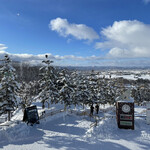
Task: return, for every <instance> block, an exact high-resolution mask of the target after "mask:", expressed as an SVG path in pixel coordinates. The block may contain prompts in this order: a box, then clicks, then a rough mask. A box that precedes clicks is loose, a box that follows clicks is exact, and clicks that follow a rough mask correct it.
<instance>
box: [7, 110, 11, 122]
mask: <svg viewBox="0 0 150 150" xmlns="http://www.w3.org/2000/svg"><path fill="white" fill-rule="evenodd" d="M10 119H11V111H8V121H10Z"/></svg>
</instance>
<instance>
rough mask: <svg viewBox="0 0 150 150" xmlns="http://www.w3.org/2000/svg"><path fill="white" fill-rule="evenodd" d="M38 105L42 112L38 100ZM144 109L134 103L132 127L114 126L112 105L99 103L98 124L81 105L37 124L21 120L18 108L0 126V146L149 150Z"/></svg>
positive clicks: (28, 149) (149, 135)
mask: <svg viewBox="0 0 150 150" xmlns="http://www.w3.org/2000/svg"><path fill="white" fill-rule="evenodd" d="M37 105H38V109H39V113H41V107H40V103H37ZM62 108H63V106H62V105H53V106H52V107H51V109H50V110H46V113H47V112H48V111H56V110H57V109H58V110H59V109H62ZM109 108H110V109H109ZM104 110H106V111H104ZM145 110H146V108H145V107H137V106H136V107H135V116H136V117H135V130H124V129H119V128H118V127H117V123H116V118H115V108H113V107H112V106H111V107H109V106H107V107H105V108H102V106H101V111H100V112H99V115H98V116H97V117H96V118H97V119H98V122H97V126H95V117H94V118H91V117H90V116H88V115H86V114H89V110H88V109H86V112H87V113H86V114H85V115H83V113H82V111H81V109H76V110H74V111H73V112H74V113H71V112H70V111H67V112H60V113H57V114H55V115H53V116H49V117H46V118H44V119H42V120H40V124H36V125H34V126H28V125H27V124H26V123H24V122H22V121H21V120H22V117H23V113H22V110H17V111H16V112H15V113H14V116H13V118H12V120H11V122H6V123H3V124H1V126H0V149H3V150H49V149H50V150H116V149H121V150H149V149H150V125H147V124H146V120H145V114H146V111H145ZM75 112H76V113H75ZM4 125H5V126H4ZM7 125H9V126H7Z"/></svg>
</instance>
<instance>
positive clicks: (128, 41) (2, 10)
mask: <svg viewBox="0 0 150 150" xmlns="http://www.w3.org/2000/svg"><path fill="white" fill-rule="evenodd" d="M149 14H150V0H0V56H1V57H2V56H3V54H4V53H8V54H10V56H11V57H12V58H13V59H19V60H24V61H27V60H30V61H32V62H35V63H36V62H37V60H40V59H43V58H44V54H45V53H48V54H49V58H50V59H53V60H54V62H55V64H56V65H83V66H87V65H92V66H105V65H106V66H107V65H108V66H116V65H120V66H132V65H135V66H140V65H142V66H149V64H150V61H149V57H150V49H149V47H150V42H149V41H150V40H149V39H150V15H149Z"/></svg>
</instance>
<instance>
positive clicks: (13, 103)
mask: <svg viewBox="0 0 150 150" xmlns="http://www.w3.org/2000/svg"><path fill="white" fill-rule="evenodd" d="M2 61H3V62H4V65H3V66H2V68H1V69H0V75H1V80H0V114H3V113H6V112H8V120H9V121H10V118H11V111H14V110H15V108H16V107H18V94H17V91H18V89H19V88H18V87H19V83H18V82H17V81H16V74H15V69H14V68H13V67H12V66H11V64H10V63H11V60H10V58H9V56H8V55H5V58H4V60H2Z"/></svg>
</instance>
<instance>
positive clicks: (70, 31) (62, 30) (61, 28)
mask: <svg viewBox="0 0 150 150" xmlns="http://www.w3.org/2000/svg"><path fill="white" fill-rule="evenodd" d="M49 28H50V29H51V30H52V31H56V32H58V33H59V34H60V35H61V36H63V37H67V36H69V35H72V36H73V37H75V38H76V39H78V40H88V41H93V40H95V39H99V36H98V34H97V33H96V32H95V31H94V30H93V29H92V28H91V27H88V26H86V25H84V24H71V23H69V22H68V21H67V19H62V18H56V19H53V20H51V21H50V24H49Z"/></svg>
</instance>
